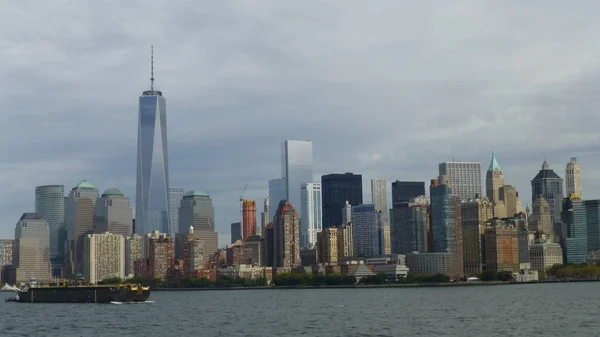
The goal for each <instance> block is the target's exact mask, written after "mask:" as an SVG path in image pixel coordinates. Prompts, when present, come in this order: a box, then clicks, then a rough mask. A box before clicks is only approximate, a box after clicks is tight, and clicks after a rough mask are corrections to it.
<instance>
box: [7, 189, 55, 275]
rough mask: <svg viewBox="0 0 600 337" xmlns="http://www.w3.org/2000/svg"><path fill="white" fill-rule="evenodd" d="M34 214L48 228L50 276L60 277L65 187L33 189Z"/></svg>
mask: <svg viewBox="0 0 600 337" xmlns="http://www.w3.org/2000/svg"><path fill="white" fill-rule="evenodd" d="M35 213H37V214H39V215H41V216H42V217H44V219H46V221H48V226H49V227H50V264H51V265H52V275H53V276H55V277H58V276H60V275H61V269H62V268H63V266H64V263H65V240H66V237H65V236H64V235H62V234H63V233H65V232H66V228H65V186H64V185H45V186H37V187H36V188H35ZM9 264H10V263H9Z"/></svg>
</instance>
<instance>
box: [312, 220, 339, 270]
mask: <svg viewBox="0 0 600 337" xmlns="http://www.w3.org/2000/svg"><path fill="white" fill-rule="evenodd" d="M338 257H339V254H338V230H337V228H335V227H330V228H325V229H324V230H323V231H322V232H320V233H319V234H318V235H317V261H318V262H319V263H332V264H335V263H337V262H338Z"/></svg>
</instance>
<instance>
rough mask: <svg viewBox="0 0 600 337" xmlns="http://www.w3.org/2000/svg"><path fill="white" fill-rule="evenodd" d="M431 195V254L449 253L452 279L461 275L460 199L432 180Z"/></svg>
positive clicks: (449, 267)
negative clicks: (451, 257)
mask: <svg viewBox="0 0 600 337" xmlns="http://www.w3.org/2000/svg"><path fill="white" fill-rule="evenodd" d="M430 195H431V231H432V233H433V252H435V253H449V254H450V255H451V256H453V257H454V258H453V259H451V260H450V262H451V263H452V265H450V266H448V270H449V271H451V274H448V275H450V276H452V277H460V276H462V275H463V272H464V269H463V246H462V226H461V224H462V219H461V202H460V197H459V196H458V195H456V194H454V192H453V190H452V188H450V186H448V185H446V184H439V182H438V181H437V180H435V179H434V180H433V181H432V184H431V187H430Z"/></svg>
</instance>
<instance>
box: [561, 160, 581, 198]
mask: <svg viewBox="0 0 600 337" xmlns="http://www.w3.org/2000/svg"><path fill="white" fill-rule="evenodd" d="M565 180H566V184H567V197H568V196H570V195H571V194H575V195H576V196H578V197H580V198H583V195H582V191H581V167H579V164H578V163H577V158H575V157H573V158H571V161H570V162H568V163H567V168H566V169H565Z"/></svg>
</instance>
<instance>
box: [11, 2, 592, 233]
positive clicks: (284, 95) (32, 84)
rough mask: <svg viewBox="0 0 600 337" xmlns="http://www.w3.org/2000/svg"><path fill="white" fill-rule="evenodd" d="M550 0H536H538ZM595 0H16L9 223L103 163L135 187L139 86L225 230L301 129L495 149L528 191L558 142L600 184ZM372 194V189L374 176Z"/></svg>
mask: <svg viewBox="0 0 600 337" xmlns="http://www.w3.org/2000/svg"><path fill="white" fill-rule="evenodd" d="M534 3H535V4H534ZM599 10H600V2H598V1H584V0H581V1H578V2H577V5H573V4H572V3H569V2H567V1H554V0H548V1H544V2H543V5H541V2H530V4H524V3H523V2H522V1H508V0H507V1H458V2H457V1H454V2H450V1H398V0H389V1H388V0H379V1H360V0H344V1H341V0H338V1H316V0H315V1H312V0H305V1H281V0H261V1H187V0H185V1H184V0H182V1H166V0H165V1H160V0H144V1H138V0H128V1H116V0H112V1H111V0H104V1H100V0H95V1H75V0H62V1H39V0H38V1H32V0H5V1H3V9H2V11H1V12H0V31H1V33H0V113H1V116H2V123H0V135H1V137H2V142H0V155H1V159H0V179H1V180H0V181H1V186H2V189H0V237H6V238H11V237H13V235H14V225H15V223H16V221H17V220H18V218H19V216H20V215H21V214H22V213H23V212H27V211H33V209H34V202H33V201H34V188H35V186H36V185H42V184H65V185H66V187H67V189H70V188H71V187H72V186H74V185H75V184H77V182H78V181H79V180H82V179H87V180H88V181H90V182H92V183H93V184H95V185H97V186H98V187H99V188H100V189H101V190H104V189H106V188H109V187H117V188H119V189H121V190H123V191H124V192H125V194H126V195H128V196H129V197H130V198H131V199H132V200H134V199H135V198H134V197H135V195H134V194H135V156H136V136H137V130H136V127H137V102H138V96H139V95H140V94H141V92H142V91H143V90H146V89H147V88H148V87H149V80H148V78H149V49H150V45H151V44H154V48H155V69H156V75H155V77H156V81H157V86H158V87H159V89H160V90H162V91H163V94H164V96H165V97H166V99H167V111H168V112H167V114H168V134H169V138H168V141H169V155H170V158H169V160H170V171H171V185H172V186H183V187H185V188H187V189H200V190H203V191H206V192H208V193H209V194H210V195H211V196H212V197H213V200H214V203H215V207H216V223H217V230H218V231H219V232H220V233H221V234H223V236H222V237H221V238H222V239H223V240H227V236H228V234H229V223H230V222H233V221H235V220H236V219H237V218H238V217H239V208H238V207H239V204H238V197H239V194H240V192H241V190H242V189H243V188H244V185H245V184H248V191H247V192H246V197H247V198H249V199H256V200H258V202H259V203H260V202H261V200H262V199H263V198H264V197H265V196H266V195H267V181H268V180H269V179H271V178H276V177H278V175H279V172H280V159H279V155H280V146H281V142H282V141H283V140H285V139H302V140H304V139H308V140H312V141H313V144H314V145H313V146H314V169H315V176H316V177H317V176H320V175H321V174H325V173H331V172H345V171H352V172H357V173H362V174H363V176H364V178H363V180H364V185H365V187H368V186H369V181H368V179H369V178H370V177H373V176H381V177H385V178H387V179H388V180H396V179H399V180H416V179H418V180H429V179H431V178H433V177H435V176H436V175H437V164H438V163H439V162H442V161H446V160H452V159H453V158H454V159H456V160H467V161H480V162H482V164H483V166H485V167H487V165H488V163H489V160H490V157H491V151H492V149H495V150H496V154H497V158H498V161H499V163H500V165H501V166H502V168H503V169H504V174H505V179H506V183H509V184H513V185H515V186H516V187H517V188H518V190H519V192H520V194H521V196H522V199H523V200H524V204H527V203H528V201H529V200H530V198H531V191H530V190H531V187H530V183H529V181H530V179H531V178H532V177H533V176H535V174H536V173H537V171H538V170H539V169H540V167H541V164H542V161H543V160H544V158H546V159H547V160H548V162H549V163H550V165H551V166H552V167H553V168H554V169H555V170H556V171H557V173H558V174H559V175H561V176H564V167H565V164H566V163H567V161H568V160H569V158H570V157H572V156H576V157H577V158H578V161H579V162H580V164H581V165H582V170H583V183H584V187H583V191H584V192H583V194H584V197H585V198H588V199H590V198H598V197H600V193H598V192H596V191H597V190H598V189H599V188H600V182H598V181H595V180H593V179H592V177H594V176H598V175H599V174H600V172H598V171H599V170H598V169H596V167H597V166H598V164H600V158H599V156H598V143H599V141H600V134H599V133H598V132H597V128H598V125H600V117H599V114H598V103H597V102H598V101H599V99H600V97H599V96H600V94H599V91H598V88H599V85H600V34H598V33H599V32H600V21H599V20H597V13H598V12H599ZM365 199H366V200H365V201H370V193H369V192H367V193H365Z"/></svg>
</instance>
